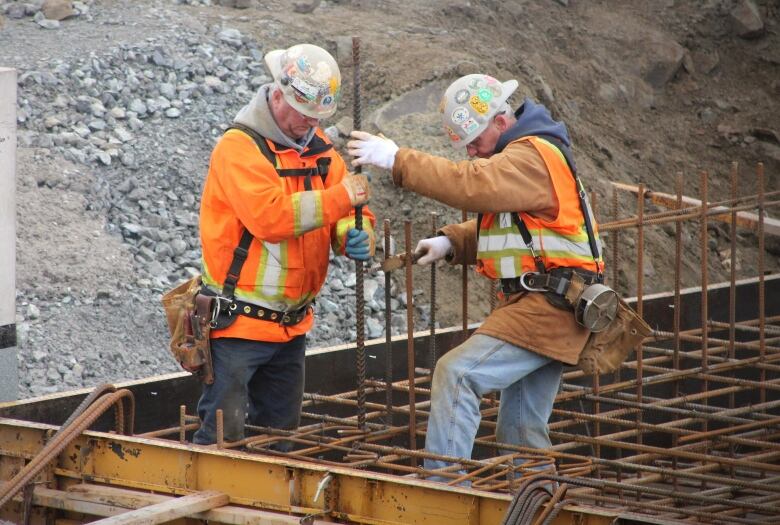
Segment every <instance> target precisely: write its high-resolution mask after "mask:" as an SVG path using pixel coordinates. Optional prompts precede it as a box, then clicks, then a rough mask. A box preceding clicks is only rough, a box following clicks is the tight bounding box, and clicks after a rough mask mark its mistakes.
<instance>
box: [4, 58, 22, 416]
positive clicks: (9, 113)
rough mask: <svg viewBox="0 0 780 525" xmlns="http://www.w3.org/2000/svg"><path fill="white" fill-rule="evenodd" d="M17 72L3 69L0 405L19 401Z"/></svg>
mask: <svg viewBox="0 0 780 525" xmlns="http://www.w3.org/2000/svg"><path fill="white" fill-rule="evenodd" d="M17 368H18V367H17V364H16V70H15V69H8V68H3V67H0V401H8V400H13V399H16V398H17V395H18V381H19V378H18V371H17Z"/></svg>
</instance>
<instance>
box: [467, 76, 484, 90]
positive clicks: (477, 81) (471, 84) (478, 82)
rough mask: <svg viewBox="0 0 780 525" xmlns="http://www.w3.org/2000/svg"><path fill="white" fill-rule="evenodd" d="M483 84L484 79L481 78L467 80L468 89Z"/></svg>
mask: <svg viewBox="0 0 780 525" xmlns="http://www.w3.org/2000/svg"><path fill="white" fill-rule="evenodd" d="M484 86H485V81H484V80H482V79H481V78H473V79H471V82H469V89H474V90H476V89H479V88H481V87H484Z"/></svg>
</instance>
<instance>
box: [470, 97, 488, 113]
mask: <svg viewBox="0 0 780 525" xmlns="http://www.w3.org/2000/svg"><path fill="white" fill-rule="evenodd" d="M469 104H471V107H472V108H474V109H475V110H476V111H477V112H478V113H482V114H483V115H484V114H485V113H487V112H488V105H487V104H485V103H484V102H482V101H481V100H480V99H479V97H478V96H477V95H474V96H473V97H471V98H470V99H469Z"/></svg>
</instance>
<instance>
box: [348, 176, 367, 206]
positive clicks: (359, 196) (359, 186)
mask: <svg viewBox="0 0 780 525" xmlns="http://www.w3.org/2000/svg"><path fill="white" fill-rule="evenodd" d="M341 184H342V185H343V186H344V187H345V188H346V189H347V193H349V202H350V203H351V204H352V206H362V205H363V204H365V203H367V202H368V197H369V194H370V191H369V186H368V179H367V178H366V176H365V175H347V176H346V177H344V180H342V181H341Z"/></svg>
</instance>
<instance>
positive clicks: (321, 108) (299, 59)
mask: <svg viewBox="0 0 780 525" xmlns="http://www.w3.org/2000/svg"><path fill="white" fill-rule="evenodd" d="M265 63H266V65H267V66H268V69H269V70H270V71H271V75H272V76H273V77H274V82H275V83H276V85H277V86H279V88H280V89H281V90H282V94H283V95H284V99H285V100H286V101H287V103H288V104H290V105H291V106H292V107H293V108H295V109H296V110H297V111H298V112H300V113H303V114H304V115H306V116H307V117H312V118H327V117H330V116H331V115H333V113H335V112H336V105H337V104H338V101H339V98H340V96H341V73H340V72H339V66H338V64H337V63H336V61H335V60H334V59H333V57H332V56H331V55H330V53H328V52H327V51H325V50H324V49H322V48H321V47H318V46H314V45H311V44H297V45H294V46H292V47H291V48H289V49H275V50H274V51H269V52H268V53H266V55H265Z"/></svg>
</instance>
